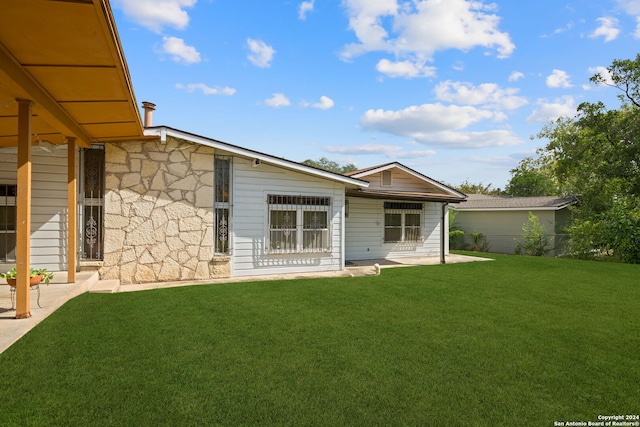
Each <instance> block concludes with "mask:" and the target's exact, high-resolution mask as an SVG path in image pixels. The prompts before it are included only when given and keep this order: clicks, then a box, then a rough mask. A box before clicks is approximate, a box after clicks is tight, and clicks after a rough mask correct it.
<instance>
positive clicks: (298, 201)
mask: <svg viewBox="0 0 640 427" xmlns="http://www.w3.org/2000/svg"><path fill="white" fill-rule="evenodd" d="M332 202H333V201H332V199H331V197H327V196H314V195H290V194H267V196H266V206H267V209H266V222H265V246H264V250H265V253H267V254H307V253H327V252H331V251H332V250H333V248H332V219H331V218H332V212H333V203H332ZM272 212H295V213H296V217H295V228H293V227H292V228H290V229H289V231H294V232H295V247H294V248H285V249H278V248H273V247H272V240H271V238H272V233H274V232H277V230H278V229H277V228H273V227H272V222H271V220H272ZM305 212H324V213H325V214H326V227H322V228H305V221H304V218H305V215H304V214H305ZM314 230H319V231H320V233H322V235H323V236H324V239H323V244H322V246H321V247H305V232H309V231H314Z"/></svg>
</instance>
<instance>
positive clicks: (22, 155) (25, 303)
mask: <svg viewBox="0 0 640 427" xmlns="http://www.w3.org/2000/svg"><path fill="white" fill-rule="evenodd" d="M16 101H17V102H18V190H17V194H16V216H17V220H18V221H17V227H16V271H17V275H16V278H17V281H16V319H25V318H28V317H31V311H30V310H31V304H30V299H29V297H30V295H29V290H30V287H29V279H30V270H31V107H32V106H33V102H32V101H30V100H28V99H16Z"/></svg>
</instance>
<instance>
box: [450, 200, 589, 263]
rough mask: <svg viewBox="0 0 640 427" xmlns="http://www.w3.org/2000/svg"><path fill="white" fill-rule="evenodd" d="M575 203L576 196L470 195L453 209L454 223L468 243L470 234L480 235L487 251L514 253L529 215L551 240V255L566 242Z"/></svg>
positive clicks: (558, 252) (559, 249)
mask: <svg viewBox="0 0 640 427" xmlns="http://www.w3.org/2000/svg"><path fill="white" fill-rule="evenodd" d="M576 203H577V199H576V198H575V197H556V196H542V197H512V196H490V195H481V194H470V195H468V196H467V201H466V202H465V203H464V204H460V205H455V206H454V207H453V209H454V210H455V211H456V212H457V213H456V215H455V219H454V224H455V225H457V226H458V227H460V228H461V229H462V230H463V231H464V232H465V236H466V237H465V241H466V242H467V243H469V239H470V235H471V234H472V233H481V234H482V235H483V237H484V240H485V242H486V245H487V246H488V250H489V252H494V253H505V254H513V253H515V250H516V246H517V245H518V241H519V240H521V238H522V237H521V236H522V227H523V226H524V225H525V224H526V223H527V221H528V218H529V212H531V213H532V214H534V215H535V216H537V217H538V220H539V222H540V224H541V225H542V226H544V227H545V229H546V231H547V235H548V236H549V237H550V239H551V242H552V245H553V248H554V249H553V250H552V251H551V253H550V255H559V254H560V253H561V252H562V248H563V242H564V241H565V239H566V234H565V231H564V229H565V228H566V227H567V226H569V225H570V223H571V211H570V209H569V208H570V207H571V206H572V205H574V204H576Z"/></svg>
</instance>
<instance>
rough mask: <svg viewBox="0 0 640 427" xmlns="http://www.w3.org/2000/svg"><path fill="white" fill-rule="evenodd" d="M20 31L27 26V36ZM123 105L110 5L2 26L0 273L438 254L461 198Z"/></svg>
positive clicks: (36, 15)
mask: <svg viewBox="0 0 640 427" xmlns="http://www.w3.org/2000/svg"><path fill="white" fill-rule="evenodd" d="M26 29H28V30H26ZM143 107H144V109H145V123H144V125H143V121H142V118H141V115H140V111H139V107H138V105H137V102H136V100H135V95H134V92H133V87H132V84H131V79H130V76H129V72H128V69H127V65H126V61H125V58H124V53H123V51H122V47H121V45H120V41H119V39H118V35H117V31H116V27H115V22H114V20H113V15H112V12H111V9H110V6H109V3H108V1H107V0H93V1H73V2H67V1H59V2H52V1H45V0H34V1H29V2H24V1H22V0H7V1H4V2H3V4H2V13H1V14H0V271H5V270H8V269H9V268H11V267H13V266H15V267H16V269H17V271H18V283H17V288H16V318H23V317H29V316H30V313H29V307H30V304H29V298H30V297H29V292H28V289H29V288H28V280H27V279H28V271H29V268H30V267H36V268H47V269H49V270H52V271H65V270H66V271H67V272H68V280H69V282H71V283H72V282H74V281H75V273H76V271H78V270H79V269H83V268H93V269H97V270H99V272H100V276H101V278H103V279H116V280H119V281H120V282H121V283H122V284H127V283H142V282H153V281H175V280H196V279H209V278H219V277H237V276H257V275H267V274H276V273H296V272H319V271H336V270H342V269H344V266H345V263H346V262H347V261H348V260H349V259H354V260H355V259H371V258H383V257H399V256H438V255H439V256H440V257H441V260H443V261H444V256H445V255H446V254H447V253H448V246H447V241H448V238H447V231H448V230H447V227H446V226H443V224H446V223H447V220H446V218H447V209H448V205H449V204H450V203H458V202H461V201H464V198H465V196H464V195H463V194H461V193H459V192H457V191H455V190H453V189H451V188H448V187H447V186H445V185H443V184H440V183H438V182H437V181H434V180H432V179H430V178H428V177H426V176H423V175H421V174H419V173H418V172H416V171H413V170H411V169H410V168H407V167H406V166H403V165H401V164H399V163H390V164H387V165H382V166H377V167H374V168H369V169H366V170H362V171H357V172H355V173H352V174H350V175H348V176H347V175H340V174H335V173H332V172H327V171H323V170H319V169H316V168H313V167H310V166H306V165H303V164H300V163H297V162H293V161H290V160H286V159H282V158H279V157H275V156H272V155H269V154H266V153H261V152H257V151H254V150H249V149H246V148H242V147H238V146H234V145H232V144H228V143H225V142H221V141H217V140H214V139H211V138H207V137H203V136H200V135H195V134H192V133H189V132H186V131H182V130H178V129H174V128H171V127H166V126H152V111H153V109H154V107H155V106H154V105H153V104H151V103H143Z"/></svg>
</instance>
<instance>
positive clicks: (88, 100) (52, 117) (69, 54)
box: [0, 0, 143, 318]
mask: <svg viewBox="0 0 640 427" xmlns="http://www.w3.org/2000/svg"><path fill="white" fill-rule="evenodd" d="M141 137H143V127H142V122H141V119H140V113H139V111H138V108H137V106H136V100H135V96H134V93H133V87H132V85H131V78H130V76H129V71H128V69H127V65H126V62H125V57H124V53H123V51H122V47H121V45H120V40H119V38H118V34H117V30H116V26H115V21H114V19H113V14H112V12H111V8H110V6H109V3H108V1H107V0H2V2H1V3H0V147H17V149H18V177H17V182H18V194H17V200H16V209H17V216H18V226H17V229H16V234H17V236H16V238H17V239H16V240H17V242H18V244H17V248H16V268H17V269H18V276H19V278H18V288H17V295H16V297H17V305H16V307H17V310H16V317H17V318H21V317H29V316H30V313H29V292H28V284H27V279H28V271H29V267H30V262H29V257H30V241H29V237H30V230H31V221H30V217H31V215H30V213H31V211H30V209H31V208H30V205H31V145H37V144H39V145H44V146H46V144H55V145H58V144H68V152H69V159H68V160H69V185H68V195H69V214H68V218H69V230H75V229H76V226H75V213H76V203H75V197H76V196H75V195H76V177H75V164H76V157H75V156H76V144H77V145H79V146H81V147H89V146H90V144H91V143H93V142H109V141H119V140H130V139H135V138H141ZM68 242H69V245H68V246H69V248H68V255H69V281H72V280H74V278H75V249H76V248H75V244H76V243H75V233H73V232H71V233H69V236H68ZM21 274H22V278H21V277H20V276H21ZM25 275H27V277H24V276H25Z"/></svg>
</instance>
